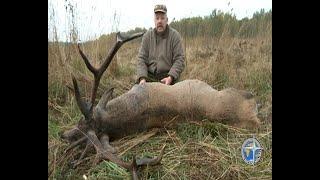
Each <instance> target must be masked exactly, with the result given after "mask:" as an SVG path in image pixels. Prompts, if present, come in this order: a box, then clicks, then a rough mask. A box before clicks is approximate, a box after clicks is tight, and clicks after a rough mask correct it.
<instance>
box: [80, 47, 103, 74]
mask: <svg viewBox="0 0 320 180" xmlns="http://www.w3.org/2000/svg"><path fill="white" fill-rule="evenodd" d="M78 50H79V53H80V55H81V57H82V59H83V61H84V63H85V64H86V66H87V68H88V69H89V70H90V71H91V72H92V73H93V74H94V75H96V74H97V73H98V70H97V69H96V68H94V67H93V66H92V65H91V64H90V62H89V60H88V58H87V56H86V55H85V54H84V53H83V52H82V50H81V48H80V44H78Z"/></svg>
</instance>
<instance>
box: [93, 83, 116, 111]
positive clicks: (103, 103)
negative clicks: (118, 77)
mask: <svg viewBox="0 0 320 180" xmlns="http://www.w3.org/2000/svg"><path fill="white" fill-rule="evenodd" d="M113 90H114V88H110V89H109V90H107V91H106V92H104V93H103V95H102V97H101V99H100V100H99V103H98V105H97V106H99V107H100V108H101V109H105V108H106V105H107V103H108V101H110V100H111V99H112V97H113Z"/></svg>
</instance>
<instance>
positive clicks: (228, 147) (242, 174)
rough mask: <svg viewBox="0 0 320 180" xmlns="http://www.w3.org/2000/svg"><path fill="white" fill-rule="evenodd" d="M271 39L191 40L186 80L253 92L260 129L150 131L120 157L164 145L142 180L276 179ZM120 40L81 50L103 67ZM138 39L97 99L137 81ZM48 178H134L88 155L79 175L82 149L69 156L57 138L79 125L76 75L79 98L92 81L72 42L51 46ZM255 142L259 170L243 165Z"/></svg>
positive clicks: (124, 143) (196, 126)
mask: <svg viewBox="0 0 320 180" xmlns="http://www.w3.org/2000/svg"><path fill="white" fill-rule="evenodd" d="M269 31H270V33H269V34H268V33H266V34H267V35H265V36H259V37H255V38H245V39H241V38H235V37H233V38H230V37H223V36H222V37H221V38H212V37H195V38H188V39H187V40H186V42H185V43H184V44H185V45H186V47H185V50H186V68H185V70H184V72H183V74H182V76H181V80H184V79H199V80H202V81H205V82H206V83H208V84H209V85H211V86H212V87H213V88H215V89H218V90H221V89H223V88H227V87H234V88H237V89H243V90H248V91H251V92H252V93H253V94H254V96H255V99H256V100H257V101H258V102H259V103H260V104H261V107H260V108H259V118H260V119H261V120H262V125H261V127H259V128H258V129H239V128H235V127H231V126H226V125H223V124H220V123H212V122H208V121H206V120H205V119H199V122H198V123H182V124H179V125H178V127H176V128H167V129H152V130H150V131H148V132H143V133H141V134H134V135H131V136H128V137H125V138H123V139H119V140H116V141H114V142H112V143H111V144H112V145H113V146H115V147H116V148H117V149H118V155H119V156H120V157H121V158H122V159H123V160H125V161H131V159H132V157H133V155H136V156H137V157H142V156H157V155H158V154H159V152H160V149H161V148H162V146H163V145H164V144H166V149H165V153H164V156H163V159H162V161H161V164H160V165H156V166H148V167H143V168H142V169H140V170H139V172H141V174H140V176H141V177H142V179H271V178H272V37H271V27H270V29H269ZM114 42H115V34H111V35H108V36H103V37H102V38H100V39H98V40H96V41H91V42H88V43H86V44H85V45H84V46H83V50H84V52H85V53H86V54H87V56H88V57H89V58H90V60H91V62H92V63H93V64H94V65H95V66H98V65H99V64H100V63H101V61H102V59H103V58H104V57H105V56H106V53H107V52H108V50H109V48H110V47H111V46H112V45H113V43H114ZM140 42H141V38H139V39H136V40H134V41H131V42H128V43H127V44H125V45H123V46H122V47H121V49H120V50H119V51H118V53H117V55H116V58H115V59H114V60H113V62H112V64H111V65H110V66H109V68H108V69H107V71H106V72H105V74H104V76H103V78H102V80H101V83H100V87H99V89H98V94H99V96H98V97H100V95H101V94H102V93H103V92H104V90H106V89H107V88H108V87H110V86H113V87H115V90H114V93H115V95H116V96H119V95H121V94H123V93H125V92H126V91H128V90H129V89H130V88H131V87H132V86H133V84H134V82H135V75H136V74H135V73H136V63H137V54H138V50H139V46H140ZM48 67H49V71H48V112H49V113H48V179H83V176H84V175H85V176H86V177H87V178H89V179H129V178H130V173H129V172H128V171H127V170H125V169H123V168H121V167H119V166H117V165H115V164H114V163H112V162H108V161H103V162H102V163H100V164H94V159H95V153H94V152H93V153H91V154H89V156H87V157H86V158H85V161H84V162H83V163H82V164H80V165H79V166H78V167H77V168H76V169H73V168H72V164H71V162H72V161H73V160H76V159H77V158H78V157H79V156H80V154H81V152H82V151H81V149H79V148H75V149H73V150H71V151H68V152H64V150H65V149H66V148H67V147H68V144H67V143H66V142H64V141H62V140H61V139H60V137H59V134H60V133H61V132H63V131H64V130H66V129H68V128H70V127H71V126H73V125H75V124H77V122H78V120H79V119H80V118H81V116H82V115H81V113H80V111H79V109H78V107H77V105H76V102H75V99H74V96H73V94H72V92H70V91H69V90H68V88H67V85H69V86H72V82H71V73H73V74H74V75H75V76H76V77H77V79H78V80H79V85H80V88H81V92H82V96H83V97H89V93H90V88H91V85H92V79H93V77H92V75H91V74H90V72H89V71H88V70H87V69H86V67H85V65H84V63H83V61H82V59H81V57H80V55H79V54H78V52H77V50H76V45H75V44H72V43H71V44H63V43H58V42H48ZM253 136H255V137H256V138H257V139H258V140H259V142H260V143H261V145H262V147H263V151H262V157H261V159H260V161H259V162H258V163H257V164H255V165H248V164H246V163H245V162H244V161H243V160H242V156H241V145H242V143H243V141H244V140H245V139H247V138H250V137H253Z"/></svg>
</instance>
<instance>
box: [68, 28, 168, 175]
mask: <svg viewBox="0 0 320 180" xmlns="http://www.w3.org/2000/svg"><path fill="white" fill-rule="evenodd" d="M143 34H144V32H141V33H136V34H133V35H131V36H129V37H123V36H121V34H120V32H118V33H117V38H116V43H115V44H114V45H113V47H112V48H111V50H110V51H109V53H108V55H107V57H106V59H105V60H104V62H103V63H102V65H101V66H100V67H99V68H95V67H93V66H92V65H91V64H90V62H89V60H88V58H87V57H86V55H85V54H84V53H83V51H82V50H81V48H80V44H78V50H79V53H80V55H81V57H82V59H83V60H84V63H85V65H86V67H87V68H88V69H89V70H90V72H92V73H93V76H94V80H93V87H92V90H91V98H90V101H89V102H86V101H83V100H82V99H81V95H80V90H79V87H78V83H77V80H76V78H75V77H74V76H73V75H72V82H73V86H74V94H75V99H76V102H77V105H78V107H79V109H80V111H81V113H82V114H83V117H82V118H81V120H80V121H79V123H78V125H77V127H75V128H74V129H71V130H70V131H66V132H65V133H63V135H62V138H63V139H66V140H68V141H71V142H72V144H71V145H70V146H69V148H68V149H67V150H66V151H68V150H70V149H71V148H73V147H75V146H77V145H79V144H81V143H83V142H87V145H86V148H85V150H84V151H83V153H82V154H81V156H80V159H79V160H78V162H76V163H75V165H77V164H79V163H80V162H81V161H80V160H81V159H82V158H83V156H84V155H85V154H86V152H87V150H88V147H90V146H94V148H95V149H96V151H97V154H98V157H99V159H107V160H110V161H112V162H114V163H116V164H118V165H120V166H122V167H124V168H126V169H128V170H129V171H131V172H132V178H133V179H137V172H136V170H137V167H138V166H141V165H147V164H157V163H158V162H160V160H161V158H162V155H163V150H164V147H163V148H162V151H161V153H160V156H158V157H157V158H153V159H148V158H144V159H141V160H138V161H136V159H135V157H134V158H133V161H132V162H131V163H127V162H124V161H122V160H121V159H120V158H118V157H117V156H115V155H114V153H115V150H114V148H112V147H111V146H110V144H109V136H108V134H103V133H106V132H102V131H100V128H101V125H99V121H98V120H96V119H95V117H94V112H93V111H94V109H95V108H94V107H97V108H99V107H103V106H105V104H106V103H107V102H108V101H109V100H110V99H111V97H112V92H113V88H110V89H109V90H107V91H106V92H105V93H104V94H103V95H102V97H101V99H100V100H99V102H98V104H97V106H95V100H96V96H97V90H98V86H99V83H100V79H101V77H102V75H103V73H104V72H105V71H106V69H107V68H108V66H109V64H110V62H111V60H112V58H113V57H114V55H115V54H116V53H117V51H118V50H119V48H120V47H121V46H122V45H123V44H124V43H126V42H128V41H130V40H133V39H135V38H138V37H141V36H142V35H143ZM98 137H100V139H99V138H98Z"/></svg>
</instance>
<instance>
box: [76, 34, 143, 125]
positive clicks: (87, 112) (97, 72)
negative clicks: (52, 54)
mask: <svg viewBox="0 0 320 180" xmlns="http://www.w3.org/2000/svg"><path fill="white" fill-rule="evenodd" d="M143 34H144V32H141V33H135V34H133V35H131V36H129V37H123V36H121V34H120V32H118V33H117V42H116V44H114V46H113V47H112V48H111V49H110V51H109V53H108V55H107V57H106V59H105V60H104V62H103V64H102V65H101V66H100V68H95V67H93V66H92V65H91V64H90V62H89V60H88V58H87V56H86V55H85V54H84V53H83V52H82V50H81V48H80V44H78V50H79V53H80V55H81V57H82V59H83V60H84V63H85V64H86V66H87V68H88V69H89V70H90V71H91V72H92V73H93V75H94V84H93V86H92V91H91V102H90V104H89V105H86V103H84V102H83V101H82V100H81V99H80V93H79V88H78V86H77V81H76V79H75V78H72V79H73V85H74V89H75V94H76V100H77V104H78V106H79V108H80V110H81V113H82V114H83V115H84V116H85V117H86V119H87V120H90V119H91V118H92V110H93V107H94V101H95V99H96V94H97V90H98V86H99V83H100V79H101V77H102V75H103V73H104V72H105V70H106V69H107V68H108V66H109V64H110V63H111V60H112V58H113V57H114V55H115V54H116V53H117V51H118V50H119V48H120V47H121V46H122V45H123V44H124V43H126V42H128V41H130V40H133V39H135V38H138V37H141V36H142V35H143ZM87 106H90V107H89V108H88V107H87Z"/></svg>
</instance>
